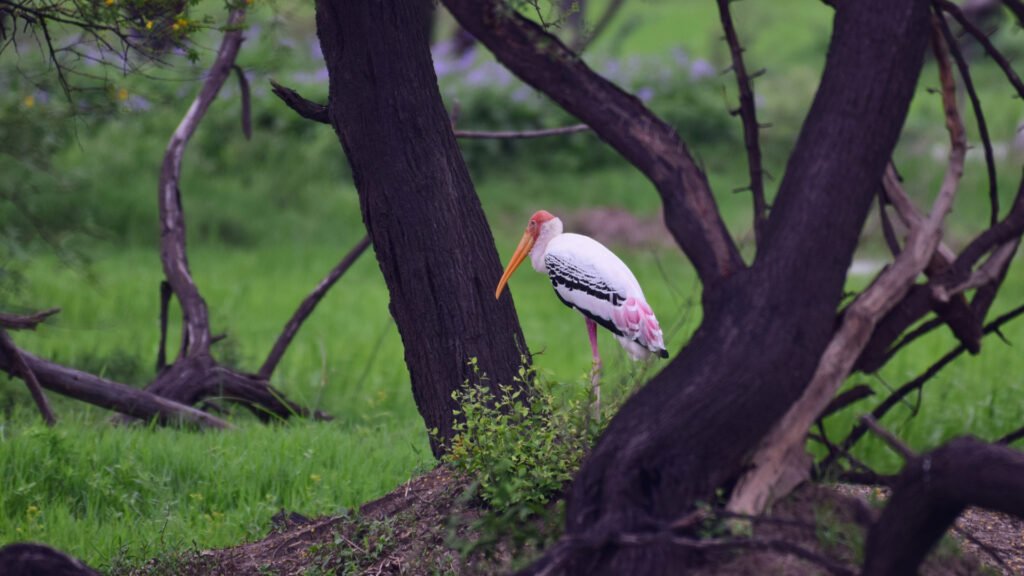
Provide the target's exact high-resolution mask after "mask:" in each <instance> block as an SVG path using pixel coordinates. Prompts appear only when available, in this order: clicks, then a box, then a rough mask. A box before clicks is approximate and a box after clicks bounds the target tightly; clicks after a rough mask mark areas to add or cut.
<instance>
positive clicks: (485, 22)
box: [446, 0, 929, 574]
mask: <svg viewBox="0 0 1024 576" xmlns="http://www.w3.org/2000/svg"><path fill="white" fill-rule="evenodd" d="M446 3H447V4H448V5H449V7H450V8H451V9H452V11H453V13H454V14H455V15H456V17H457V18H459V20H460V22H462V24H463V25H464V26H466V27H467V29H469V30H471V31H473V32H474V34H475V35H476V36H477V37H478V38H479V39H480V40H481V41H482V42H484V43H485V44H487V45H488V46H489V47H491V49H492V50H495V51H496V52H498V57H499V58H500V59H502V61H504V62H505V63H506V64H507V65H509V66H510V67H512V68H513V70H515V71H516V73H517V74H520V75H521V76H522V77H524V78H527V80H528V81H531V82H535V85H537V86H538V87H539V88H540V89H542V90H545V89H546V85H550V86H553V87H554V88H552V96H553V97H555V98H556V99H558V100H559V101H560V103H562V104H563V105H565V106H566V107H567V108H568V109H570V110H571V111H572V112H573V113H574V114H576V115H577V116H579V117H581V118H586V117H589V116H591V115H595V114H598V113H597V112H596V109H599V108H598V107H602V106H606V105H605V104H604V103H602V102H590V101H580V100H575V101H570V100H565V99H562V98H559V97H558V91H559V90H560V89H561V86H560V83H559V81H558V80H557V72H554V71H553V70H554V68H555V67H556V66H575V64H569V65H566V64H562V63H558V62H553V60H554V59H552V58H546V57H544V56H543V55H542V56H540V57H538V60H533V61H531V60H530V59H529V58H530V57H529V54H528V52H527V51H523V52H521V53H518V54H510V53H509V52H502V50H503V48H502V46H500V44H501V42H500V41H497V39H499V38H500V40H503V41H505V43H506V46H508V45H509V44H511V43H513V42H514V40H512V38H513V37H514V34H516V32H514V31H515V30H517V29H516V28H514V27H512V28H510V27H508V26H505V27H504V28H497V26H499V24H493V22H496V21H497V22H500V21H501V20H502V19H503V18H505V19H507V18H515V16H514V15H509V14H508V12H504V13H502V12H501V8H500V7H498V8H487V7H484V5H490V6H491V7H493V6H495V3H493V2H483V3H481V2H479V1H478V0H473V1H470V0H465V1H463V0H446ZM489 11H490V13H488V12H489ZM928 25H929V15H928V2H927V1H926V0H899V1H894V0H863V1H860V2H845V3H840V4H839V6H838V8H837V15H836V21H835V31H834V35H833V40H832V45H831V48H830V51H829V58H828V61H827V63H826V69H825V73H824V75H823V78H822V82H821V85H820V87H819V90H818V94H817V96H816V98H815V101H814V105H813V107H812V109H811V111H810V113H809V115H808V118H807V121H806V122H805V124H804V127H803V130H802V132H801V135H800V139H799V141H798V143H797V147H796V149H795V152H794V154H793V155H792V157H791V159H790V162H789V165H788V168H787V172H786V177H785V179H784V181H783V182H782V186H781V188H780V192H779V194H778V197H777V200H776V202H775V205H774V209H773V211H772V216H771V218H770V219H769V221H768V224H767V226H766V228H765V235H764V243H763V250H762V252H761V254H760V255H759V256H758V259H757V261H756V262H755V264H754V266H753V267H752V268H750V269H748V270H744V271H740V272H738V273H736V274H733V275H731V276H729V277H727V278H725V279H724V280H722V281H721V283H720V285H719V286H718V287H717V288H716V290H715V293H714V294H713V295H711V296H710V297H706V298H705V316H704V322H703V324H702V325H701V327H700V329H699V330H698V331H697V333H696V334H695V335H694V337H693V339H692V340H691V342H690V344H689V345H688V346H687V347H686V348H685V349H684V350H683V351H682V352H681V353H680V354H679V355H678V357H677V358H676V360H675V361H673V362H672V364H670V365H669V366H668V367H667V368H666V369H665V370H664V371H663V372H662V373H661V374H659V375H658V376H657V377H656V378H655V379H654V380H652V381H651V382H650V383H649V384H648V385H647V386H646V387H645V388H643V389H642V390H641V391H640V392H639V393H638V394H637V395H636V396H634V397H633V398H632V399H631V400H630V401H629V402H627V403H626V405H625V406H624V407H623V408H622V410H621V411H620V413H619V414H618V415H617V416H616V417H615V418H614V419H613V420H612V422H611V423H610V425H609V427H608V429H607V431H606V432H605V434H604V435H603V437H602V438H601V440H600V441H599V443H598V445H597V447H596V448H595V450H594V452H593V454H592V455H591V456H590V458H589V459H588V460H587V462H586V463H585V465H584V466H583V468H582V470H581V471H580V473H579V474H578V475H577V478H576V480H575V482H574V484H573V487H572V491H571V494H570V496H569V506H568V518H567V523H568V526H567V529H568V532H569V534H570V535H575V536H583V537H584V538H585V539H586V540H587V541H590V542H597V543H600V542H609V541H610V540H611V539H612V537H613V536H614V534H616V533H619V532H622V531H637V530H644V529H646V528H649V527H650V526H652V525H662V524H663V523H666V522H670V521H672V520H673V519H676V518H678V517H680V516H681V515H683V514H684V513H685V512H686V511H687V510H688V509H689V508H690V507H691V506H692V505H693V504H694V502H695V501H697V500H698V499H711V498H712V497H713V495H714V490H715V489H716V488H718V487H720V486H722V485H723V484H726V483H727V482H728V481H729V480H730V479H732V478H735V476H736V475H737V474H738V473H739V472H740V471H741V468H742V465H743V462H744V460H745V458H746V457H747V456H748V454H749V452H750V450H752V449H753V448H754V447H755V445H756V443H757V442H758V441H759V440H760V438H762V437H763V436H764V434H765V433H766V432H767V431H768V430H769V429H770V427H771V425H772V424H773V423H774V422H775V421H776V420H777V419H778V418H779V417H780V416H781V415H782V414H783V413H784V412H785V411H786V409H787V408H788V407H789V406H790V405H791V404H792V403H793V402H794V401H795V400H796V399H797V398H798V397H799V395H800V393H801V392H802V390H803V388H804V387H805V386H806V385H807V383H808V381H809V379H810V377H811V375H812V373H813V372H814V369H815V367H816V365H817V363H818V360H819V358H820V356H821V353H822V352H823V350H824V348H825V346H826V344H827V343H828V341H829V339H830V337H831V335H832V333H833V331H834V328H835V325H834V324H835V314H836V310H837V308H838V306H839V303H840V298H841V295H842V288H843V283H844V280H845V275H846V270H847V268H848V266H849V264H850V262H851V260H852V255H853V251H854V249H855V247H856V241H857V237H858V235H859V232H860V230H861V228H862V226H863V223H864V220H865V218H866V216H867V213H868V209H869V207H870V204H871V200H872V196H873V194H874V193H875V191H876V190H877V186H878V182H879V181H880V179H881V177H882V173H883V170H884V168H885V165H886V162H887V161H888V160H889V158H890V156H891V153H892V150H893V147H894V146H895V143H896V140H897V137H898V135H899V132H900V129H901V127H902V124H903V120H904V117H905V115H906V111H907V108H908V106H909V102H910V98H911V96H912V95H913V91H914V87H915V85H916V82H917V77H918V75H919V72H920V69H921V65H922V61H923V54H924V49H925V46H926V42H927V38H928ZM488 27H495V28H493V30H494V31H493V32H492V33H490V34H488ZM520 29H522V28H521V27H520ZM492 40H495V42H491V41H492ZM489 42H491V43H489ZM530 65H532V66H533V67H532V68H530V67H529V66H530ZM519 66H522V67H523V69H522V70H518V69H517V67H519ZM588 107H594V108H595V110H588V109H587V108H588ZM598 115H599V114H598ZM595 129H598V127H597V126H595ZM602 137H604V138H605V139H606V140H608V141H609V142H611V143H613V145H614V144H615V143H616V139H615V136H614V135H613V134H610V133H609V134H602ZM623 151H624V153H625V154H626V155H627V156H631V157H632V158H631V159H633V158H636V157H639V156H640V155H638V154H636V153H635V152H634V151H633V150H631V149H629V148H628V147H624V150H623ZM666 187H668V185H666ZM685 189H686V193H685V194H684V198H686V197H687V195H688V194H692V191H693V190H694V189H695V188H694V187H685ZM688 199H690V200H692V196H691V197H689V198H688ZM684 247H687V246H686V243H684ZM696 263H697V264H698V269H702V268H703V267H702V266H701V265H700V264H702V263H701V262H699V261H698V262H696ZM677 554H679V551H678V550H675V549H672V548H671V546H668V545H662V546H660V547H659V546H650V547H647V548H631V549H620V548H616V547H615V546H614V545H611V544H606V545H603V546H600V545H597V550H586V551H583V552H581V553H580V554H578V555H577V557H576V558H575V562H574V563H573V565H572V571H573V572H575V573H586V574H593V573H608V574H621V573H636V574H658V573H674V572H675V571H676V570H677V569H678V562H679V561H680V560H682V558H680V557H678V556H677Z"/></svg>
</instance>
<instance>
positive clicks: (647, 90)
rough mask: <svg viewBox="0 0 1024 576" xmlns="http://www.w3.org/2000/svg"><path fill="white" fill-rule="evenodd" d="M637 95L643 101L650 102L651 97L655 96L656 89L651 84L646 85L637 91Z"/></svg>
mask: <svg viewBox="0 0 1024 576" xmlns="http://www.w3.org/2000/svg"><path fill="white" fill-rule="evenodd" d="M636 97H637V98H639V99H640V100H641V101H642V102H650V101H651V98H654V89H653V88H651V87H649V86H644V87H643V88H641V89H639V90H637V91H636Z"/></svg>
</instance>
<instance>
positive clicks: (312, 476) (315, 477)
mask: <svg viewBox="0 0 1024 576" xmlns="http://www.w3.org/2000/svg"><path fill="white" fill-rule="evenodd" d="M309 479H310V480H312V481H313V483H314V484H318V483H319V482H320V480H321V478H320V475H319V474H310V475H309Z"/></svg>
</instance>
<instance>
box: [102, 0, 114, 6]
mask: <svg viewBox="0 0 1024 576" xmlns="http://www.w3.org/2000/svg"><path fill="white" fill-rule="evenodd" d="M114 1H115V0H105V2H104V4H106V5H107V6H113V5H114Z"/></svg>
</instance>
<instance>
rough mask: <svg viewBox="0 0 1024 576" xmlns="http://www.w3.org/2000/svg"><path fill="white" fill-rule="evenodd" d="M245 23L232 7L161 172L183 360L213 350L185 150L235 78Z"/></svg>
mask: <svg viewBox="0 0 1024 576" xmlns="http://www.w3.org/2000/svg"><path fill="white" fill-rule="evenodd" d="M244 19H245V9H244V8H234V9H233V10H231V12H230V14H229V15H228V22H227V31H226V32H225V33H224V38H223V39H222V40H221V45H220V49H219V50H218V51H217V58H216V60H214V63H213V65H212V66H211V67H210V70H209V72H208V73H207V77H206V81H205V82H203V86H202V88H201V89H200V91H199V94H198V95H197V96H196V98H195V100H193V102H192V105H191V106H190V107H189V109H188V112H186V113H185V116H184V118H182V119H181V122H180V123H179V124H178V127H177V129H175V131H174V134H173V135H172V136H171V140H170V142H168V143H167V151H166V152H165V154H164V161H163V167H162V168H161V170H160V183H159V194H158V202H159V206H160V259H161V261H162V262H163V267H164V275H165V276H166V277H167V281H168V282H169V283H170V285H171V288H172V289H173V290H174V294H175V295H176V296H177V297H178V302H180V303H181V309H182V312H183V313H184V317H185V318H184V322H183V326H182V355H184V356H194V355H197V354H206V353H207V352H208V351H209V349H210V318H209V313H208V312H207V308H206V301H205V300H203V297H202V295H200V293H199V288H197V287H196V284H195V281H194V280H193V279H192V274H191V272H190V271H189V266H188V254H187V252H186V248H185V215H184V212H183V210H182V206H181V191H180V190H179V187H178V183H179V181H180V180H181V159H182V156H183V155H184V154H185V146H186V145H187V144H188V141H189V139H190V138H191V137H192V135H193V134H194V133H195V131H196V128H198V127H199V122H200V121H201V120H202V119H203V115H205V114H206V111H207V110H208V109H209V107H210V104H211V103H213V100H214V98H216V97H217V93H218V92H220V89H221V87H222V86H223V85H224V82H225V80H227V78H228V76H229V75H230V74H231V70H232V66H233V65H234V63H235V58H236V57H237V56H238V49H239V47H240V46H241V45H242V40H243V36H242V29H241V24H242V22H243V21H244Z"/></svg>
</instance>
